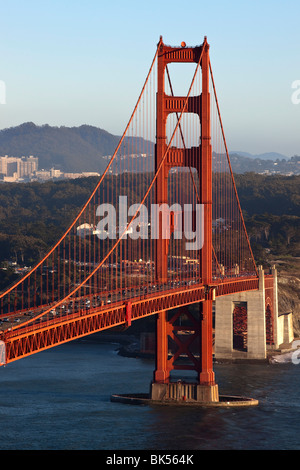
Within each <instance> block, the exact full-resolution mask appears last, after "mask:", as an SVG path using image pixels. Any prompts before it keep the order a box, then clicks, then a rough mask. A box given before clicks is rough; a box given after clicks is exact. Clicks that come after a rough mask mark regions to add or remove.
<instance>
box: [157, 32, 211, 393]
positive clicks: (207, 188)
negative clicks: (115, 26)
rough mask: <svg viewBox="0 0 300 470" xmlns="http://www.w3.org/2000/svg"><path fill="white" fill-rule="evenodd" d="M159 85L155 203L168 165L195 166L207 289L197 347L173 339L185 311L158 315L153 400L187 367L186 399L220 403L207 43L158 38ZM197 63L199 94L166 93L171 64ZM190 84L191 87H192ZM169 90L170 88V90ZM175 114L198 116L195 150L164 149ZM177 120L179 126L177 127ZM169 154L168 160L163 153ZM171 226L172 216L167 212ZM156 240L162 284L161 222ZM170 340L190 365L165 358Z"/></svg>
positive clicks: (170, 389)
mask: <svg viewBox="0 0 300 470" xmlns="http://www.w3.org/2000/svg"><path fill="white" fill-rule="evenodd" d="M157 60H158V65H157V67H158V72H157V73H158V85H157V111H156V112H157V123H156V148H155V172H156V173H157V175H158V176H157V180H156V203H157V204H159V205H162V204H169V199H168V174H169V171H170V170H171V168H172V167H174V166H176V167H187V168H195V169H196V170H197V173H198V181H199V187H198V188H197V191H198V195H199V203H200V204H202V207H203V210H204V219H203V222H204V225H203V227H202V230H203V232H202V233H203V246H202V249H200V250H199V266H200V279H201V282H202V283H203V285H204V288H205V298H204V300H203V301H202V302H200V304H199V308H200V312H199V314H200V315H199V316H198V317H197V316H196V318H195V317H192V318H191V321H192V324H193V325H192V330H193V335H192V342H193V343H194V344H197V345H198V346H197V349H198V350H196V351H195V349H194V350H193V352H192V351H191V350H190V348H189V346H190V345H191V337H190V338H189V341H187V338H186V337H183V339H182V340H180V338H179V336H178V335H177V336H175V334H176V333H175V331H176V329H177V330H178V328H179V327H178V326H177V327H176V326H175V320H178V317H179V316H180V315H181V313H184V314H185V315H188V316H191V314H190V313H189V312H188V309H187V307H186V308H184V309H181V312H178V311H176V312H175V313H173V315H172V312H167V311H163V312H161V313H159V314H158V318H157V329H156V370H155V372H154V381H153V383H152V398H153V399H161V398H162V397H166V396H169V397H170V398H171V397H172V396H173V397H175V396H178V393H181V392H179V391H178V390H176V387H177V388H178V387H179V388H180V390H182V384H181V383H180V384H177V385H176V384H174V383H171V382H170V371H171V370H172V369H174V368H176V369H186V368H191V369H194V370H195V371H196V372H197V382H196V384H195V383H194V384H189V385H186V386H185V388H184V392H183V394H184V396H186V395H188V396H189V397H192V398H194V399H196V400H198V401H210V402H211V401H218V386H217V385H216V384H215V375H214V372H213V344H212V340H213V331H212V303H213V293H214V288H213V285H212V249H213V247H212V146H211V128H210V127H211V121H210V93H209V44H208V43H207V40H206V38H205V39H204V42H203V44H202V46H198V47H186V45H185V43H182V44H181V47H180V48H179V47H170V46H166V45H165V44H163V42H162V39H161V42H160V44H159V48H158V59H157ZM172 62H176V63H191V62H195V63H196V64H198V67H201V71H202V92H201V93H200V94H199V95H197V96H189V95H188V97H182V96H174V95H173V94H172V95H171V96H170V95H167V94H166V93H165V80H166V76H167V75H168V69H167V66H168V64H169V63H172ZM192 85H193V83H192V84H191V86H192ZM171 89H172V88H171ZM171 113H176V115H177V116H182V115H183V113H193V114H196V115H197V116H198V117H199V127H200V136H201V137H200V143H199V146H197V147H192V148H187V146H186V145H185V142H184V139H183V137H182V140H183V146H181V148H176V147H174V146H172V147H170V146H168V145H167V135H166V124H167V119H168V116H169V115H170V114H171ZM179 119H180V118H179V117H178V126H179V127H180V122H179ZM166 153H167V158H165V155H166ZM170 218H171V220H170V226H171V227H172V224H174V221H172V213H171V214H170ZM160 230H161V233H160V236H159V239H158V240H157V241H156V260H155V265H156V277H157V281H158V283H160V284H163V283H164V282H166V280H167V278H168V255H169V252H168V246H169V240H168V239H164V237H163V233H162V223H161V224H160ZM169 338H172V339H173V340H176V343H177V346H178V349H179V350H180V351H181V353H184V354H186V355H188V356H189V357H190V358H191V359H192V366H186V365H185V364H181V365H180V364H179V365H178V364H177V365H175V357H174V356H173V357H171V358H170V357H169Z"/></svg>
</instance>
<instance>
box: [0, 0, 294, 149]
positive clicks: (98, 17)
mask: <svg viewBox="0 0 300 470" xmlns="http://www.w3.org/2000/svg"><path fill="white" fill-rule="evenodd" d="M1 3H2V5H1V28H0V80H1V81H2V82H4V83H5V86H6V104H0V129H3V128H7V127H11V126H16V125H19V124H21V123H23V122H28V121H32V122H34V123H35V124H37V125H42V124H50V125H53V126H62V125H65V126H79V125H81V124H89V125H93V126H97V127H101V128H103V129H105V130H107V131H109V132H111V133H113V134H117V135H121V134H122V133H123V130H124V128H125V126H126V124H127V122H128V119H129V117H130V115H131V112H132V110H133V107H134V105H135V103H136V100H137V97H138V95H139V93H140V90H141V87H142V85H143V83H144V79H145V77H146V74H147V72H148V70H149V66H150V63H151V61H152V58H153V56H154V53H155V49H156V45H157V42H158V40H159V37H160V35H162V36H163V39H164V42H165V43H166V44H170V45H179V44H180V43H181V41H185V42H186V43H187V45H190V46H195V45H198V44H201V43H202V42H203V38H204V36H207V38H208V42H209V44H210V55H211V62H212V67H213V72H214V78H215V82H216V87H217V93H218V98H219V104H220V108H221V114H222V119H223V124H224V129H225V133H226V139H227V144H228V147H229V149H230V150H243V151H245V152H250V153H254V154H255V153H263V152H271V151H274V152H279V153H282V154H284V155H286V156H288V157H289V156H292V155H294V154H299V155H300V104H299V105H295V104H293V103H292V101H291V95H292V93H293V91H294V90H293V89H292V87H291V86H292V82H293V81H295V80H300V24H299V23H300V4H299V1H288V0H287V1H285V2H283V1H276V0H273V1H264V0H261V1H256V0H253V1H247V2H246V1H243V0H240V1H227V2H225V1H220V0H217V1H210V2H208V1H206V2H204V1H201V0H197V1H196V0H190V1H188V2H186V1H183V0H181V1H178V0H173V1H169V0H167V1H164V0H160V1H158V0H151V1H149V2H147V1H146V0H145V1H143V2H141V1H140V0H139V1H136V0H127V1H121V0H115V1H113V0H110V1H105V2H104V1H102V0H97V1H96V0H85V1H78V0H72V1H71V0H60V1H57V0H52V1H49V0H43V1H35V0H27V1H25V0H10V1H9V2H1ZM299 96H300V95H299Z"/></svg>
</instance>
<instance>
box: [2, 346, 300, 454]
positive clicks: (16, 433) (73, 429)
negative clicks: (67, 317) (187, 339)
mask: <svg viewBox="0 0 300 470" xmlns="http://www.w3.org/2000/svg"><path fill="white" fill-rule="evenodd" d="M116 348H117V345H113V344H103V343H102V344H101V343H99V342H96V341H95V342H93V341H86V342H85V341H82V342H72V343H69V344H66V345H64V346H59V347H56V348H53V349H51V350H48V351H44V352H42V353H39V354H36V355H34V356H31V357H28V358H26V359H22V360H19V361H17V362H15V363H12V364H9V365H7V366H6V367H2V368H0V450H4V449H5V450H11V449H13V450H95V449H97V450H99V449H103V450H107V449H109V450H124V449H127V450H141V449H145V450H148V449H149V450H166V449H169V450H172V449H175V450H179V449H181V450H185V449H190V450H191V449H192V450H197V449H198V450H201V449H207V450H209V449H234V450H236V449H251V450H255V449H274V450H275V449H278V450H286V449H290V450H292V449H299V448H300V434H299V432H298V431H299V423H300V401H299V398H300V365H298V366H297V365H294V364H281V365H280V364H277V365H254V364H253V365H250V364H249V365H245V364H243V365H224V364H216V365H215V367H214V370H215V373H216V379H217V382H218V384H219V391H220V394H231V395H243V396H249V397H253V398H257V399H259V402H260V403H259V405H258V406H256V407H249V408H226V409H223V408H206V409H204V408H193V409H190V408H188V409H186V408H173V407H172V408H168V407H150V406H133V405H125V404H121V403H112V402H110V395H111V394H113V393H127V392H128V393H140V392H147V391H148V388H149V384H150V381H151V378H152V372H153V363H152V361H147V360H142V359H132V358H125V357H121V356H119V355H118V354H117V352H116Z"/></svg>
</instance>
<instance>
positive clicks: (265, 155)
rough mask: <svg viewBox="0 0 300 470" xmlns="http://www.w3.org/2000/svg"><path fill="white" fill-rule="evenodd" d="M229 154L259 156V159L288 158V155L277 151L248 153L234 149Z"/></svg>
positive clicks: (249, 156) (248, 156)
mask: <svg viewBox="0 0 300 470" xmlns="http://www.w3.org/2000/svg"><path fill="white" fill-rule="evenodd" d="M229 155H240V156H241V157H247V158H258V159H259V160H273V161H275V160H282V159H286V160H287V159H288V157H287V156H286V155H282V154H281V153H277V152H267V153H259V154H256V155H253V154H252V153H248V152H241V151H232V152H229Z"/></svg>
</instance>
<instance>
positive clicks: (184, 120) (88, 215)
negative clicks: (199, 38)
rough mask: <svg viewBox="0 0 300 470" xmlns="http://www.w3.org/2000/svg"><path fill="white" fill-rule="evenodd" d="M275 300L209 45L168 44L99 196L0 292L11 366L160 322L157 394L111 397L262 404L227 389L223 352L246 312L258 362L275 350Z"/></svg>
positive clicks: (5, 352) (0, 347)
mask: <svg viewBox="0 0 300 470" xmlns="http://www.w3.org/2000/svg"><path fill="white" fill-rule="evenodd" d="M178 64H183V65H184V68H186V65H187V64H190V66H192V67H193V69H194V71H193V76H192V80H191V83H190V85H189V88H188V91H187V92H186V91H185V92H184V93H181V92H179V90H178V89H176V88H174V87H173V83H172V82H171V75H172V74H170V72H171V68H172V67H174V66H175V67H178ZM175 78H176V73H175ZM180 91H181V90H180ZM175 93H177V94H175ZM154 142H155V144H154ZM117 201H119V205H118V206H117ZM127 202H128V205H130V207H129V208H128V209H127ZM149 214H150V215H151V217H150V219H149ZM99 218H100V220H99ZM128 218H129V220H128ZM117 221H118V223H117ZM247 296H248V297H247ZM276 296H277V285H276V273H275V270H273V271H272V273H271V274H269V275H265V274H264V272H263V271H262V270H261V269H258V268H257V267H256V264H255V260H254V257H253V253H252V250H251V246H250V242H249V238H248V236H247V231H246V228H245V224H244V220H243V215H242V210H241V207H240V204H239V199H238V194H237V191H236V186H235V182H234V177H233V173H232V169H231V165H230V159H229V155H228V150H227V145H226V140H225V135H224V130H223V125H222V120H221V115H220V110H219V105H218V100H217V96H216V88H215V84H214V79H213V74H212V68H211V63H210V58H209V45H208V43H207V40H206V38H205V39H204V42H203V44H202V45H200V46H196V47H188V46H186V45H185V43H181V46H178V47H171V46H167V45H165V44H164V43H163V40H162V38H160V40H159V43H158V45H157V49H156V52H155V56H154V58H153V61H152V64H151V66H150V70H149V72H148V75H147V77H146V80H145V83H144V86H143V88H142V91H141V93H140V96H139V98H138V100H137V103H136V106H135V108H134V110H133V113H132V115H131V117H130V119H129V122H128V124H127V126H126V129H125V131H124V133H123V135H122V137H121V139H120V141H119V144H118V145H117V147H116V150H115V152H114V154H113V155H112V156H111V158H110V159H109V161H108V164H107V167H106V169H105V171H104V172H103V174H102V176H101V178H100V179H99V181H98V183H97V184H96V187H95V188H94V189H93V191H92V192H91V195H90V197H89V198H88V200H87V201H86V203H85V204H84V206H83V207H82V209H81V210H80V211H79V213H78V215H77V216H76V218H75V219H74V220H73V222H72V223H71V225H70V227H69V228H68V229H67V230H66V231H65V233H64V234H63V235H62V236H61V238H60V239H59V240H58V241H57V243H56V244H55V245H54V246H53V247H52V248H51V249H50V250H49V251H48V252H47V253H46V254H45V255H44V256H43V257H42V259H41V260H40V261H39V262H38V263H37V264H36V265H35V266H34V267H33V268H31V269H30V270H29V271H27V272H25V273H24V274H23V275H22V276H21V277H20V278H19V279H18V280H17V281H16V282H15V283H14V284H12V285H11V286H9V287H8V288H7V289H5V290H4V291H3V292H1V293H0V365H5V364H9V363H11V362H13V361H16V360H19V359H22V358H25V357H27V356H30V355H32V354H36V353H38V352H40V351H43V350H45V349H49V348H52V347H55V346H57V345H60V344H63V343H66V342H68V341H72V340H74V339H78V338H82V337H84V336H87V335H90V334H93V333H96V332H101V331H103V330H107V329H110V328H113V327H124V326H125V327H126V326H127V327H128V326H130V325H131V323H132V322H133V321H136V320H139V319H141V318H145V317H148V316H150V315H154V316H155V317H156V332H155V344H156V346H155V357H156V361H155V370H154V374H153V380H152V382H151V386H150V392H149V393H147V394H145V395H143V396H141V395H139V396H137V395H127V396H124V395H113V396H112V397H111V399H112V400H113V401H114V400H119V401H120V400H121V401H126V402H129V403H137V402H139V403H140V402H143V403H160V404H177V405H178V404H180V405H182V404H183V405H197V406H199V405H205V406H208V405H210V406H224V404H225V405H226V406H231V405H232V406H244V405H247V406H248V405H254V404H257V400H255V399H251V398H243V397H235V398H234V397H227V396H226V397H224V396H222V395H220V394H219V390H218V385H217V383H216V380H215V373H214V370H213V354H215V356H216V357H218V358H219V357H222V356H226V357H228V355H229V356H230V355H232V343H233V339H232V337H233V330H234V331H235V334H234V336H235V340H236V336H238V335H239V339H241V338H243V339H245V334H244V333H245V328H244V330H243V331H242V333H243V334H242V333H240V332H238V331H237V328H236V323H237V322H239V323H240V319H239V315H240V316H242V318H244V317H243V315H244V312H245V311H248V319H247V324H246V327H247V329H248V330H247V331H246V333H248V335H247V338H248V344H247V347H248V351H247V354H248V355H249V357H253V355H255V353H256V352H257V350H259V354H260V357H262V356H264V355H265V346H266V337H267V342H268V345H269V346H270V347H274V348H275V347H276V344H277V343H278V341H279V340H278V337H279V336H280V334H279V330H280V328H279V326H280V325H279V323H280V322H278V318H277V317H278V315H277V313H276V305H277V300H276V299H277V297H276ZM226 299H227V300H228V301H226ZM213 306H214V307H215V317H213ZM233 306H235V307H236V308H234V309H233ZM233 310H234V312H233ZM237 312H241V313H240V314H237ZM253 312H254V313H253ZM213 319H215V325H214V324H213ZM236 319H238V320H236ZM232 322H233V323H235V325H233V326H232ZM253 325H254V326H253ZM244 326H245V325H244ZM214 328H215V335H214V341H215V342H214V341H213V332H214ZM284 328H285V327H284V325H283V324H282V328H281V329H282V330H283V329H284ZM266 332H267V333H268V334H266ZM258 333H259V334H258ZM258 344H259V346H257V345H258ZM244 352H245V351H242V353H244ZM174 373H176V374H180V379H181V380H180V381H178V380H177V379H176V380H175V375H174ZM185 374H193V377H194V378H193V379H192V380H188V379H186V375H185Z"/></svg>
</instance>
